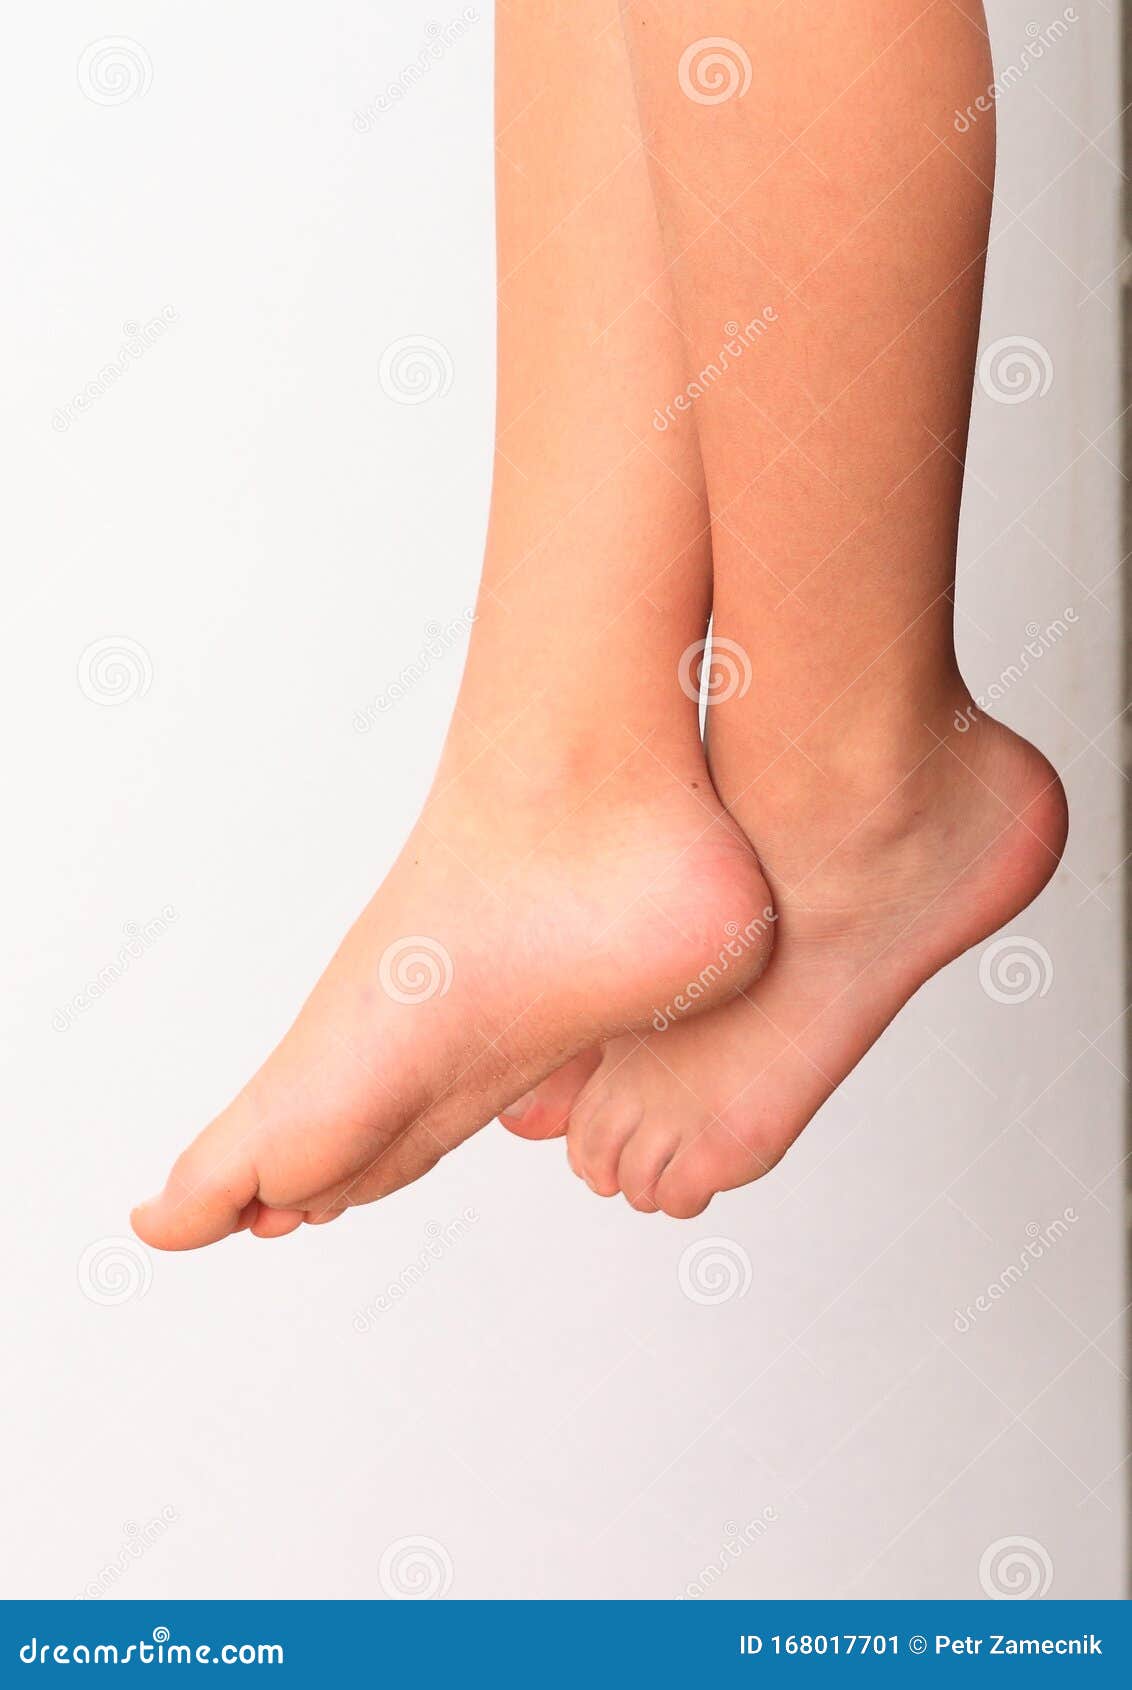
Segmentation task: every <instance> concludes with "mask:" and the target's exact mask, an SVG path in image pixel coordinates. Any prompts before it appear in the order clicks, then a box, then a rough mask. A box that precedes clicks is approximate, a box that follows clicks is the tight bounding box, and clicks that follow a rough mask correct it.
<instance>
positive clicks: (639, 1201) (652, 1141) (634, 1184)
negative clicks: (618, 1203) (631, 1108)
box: [617, 1125, 679, 1215]
mask: <svg viewBox="0 0 1132 1690" xmlns="http://www.w3.org/2000/svg"><path fill="white" fill-rule="evenodd" d="M678 1144H679V1138H678V1136H677V1134H676V1133H675V1132H673V1131H666V1130H665V1129H664V1128H662V1127H656V1126H650V1125H645V1126H642V1127H639V1128H638V1129H637V1131H636V1132H635V1133H634V1134H633V1135H632V1137H631V1138H630V1139H629V1141H628V1143H627V1144H626V1145H625V1148H624V1150H623V1151H622V1152H621V1158H620V1161H619V1162H618V1164H617V1183H618V1185H619V1186H620V1188H621V1191H622V1192H623V1193H624V1195H625V1200H626V1202H627V1203H628V1204H629V1205H630V1207H632V1208H634V1209H637V1210H639V1211H640V1213H641V1214H644V1215H652V1214H655V1213H656V1211H657V1209H658V1208H659V1207H660V1205H659V1204H658V1202H657V1200H656V1188H657V1182H658V1181H659V1179H660V1177H661V1175H662V1174H663V1172H664V1169H665V1167H666V1166H667V1164H668V1162H669V1161H670V1160H671V1158H672V1155H673V1153H674V1151H675V1150H676V1149H677V1146H678Z"/></svg>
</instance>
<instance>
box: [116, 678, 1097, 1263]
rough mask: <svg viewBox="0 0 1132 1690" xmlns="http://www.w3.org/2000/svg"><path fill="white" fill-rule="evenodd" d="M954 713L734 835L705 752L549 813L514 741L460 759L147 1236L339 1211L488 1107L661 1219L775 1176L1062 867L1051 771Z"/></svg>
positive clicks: (552, 783) (152, 1239)
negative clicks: (830, 1109) (877, 1053)
mask: <svg viewBox="0 0 1132 1690" xmlns="http://www.w3.org/2000/svg"><path fill="white" fill-rule="evenodd" d="M951 720H952V712H950V711H949V712H948V715H947V719H946V720H944V721H941V722H940V723H939V724H937V725H936V726H935V727H933V725H932V724H931V723H927V724H925V728H924V745H923V747H922V748H921V753H920V755H919V756H918V757H915V758H913V759H912V760H911V761H910V762H909V766H908V768H907V769H906V771H905V773H904V775H903V777H902V778H896V779H894V778H893V770H892V767H891V763H888V765H887V766H885V767H883V768H879V767H878V768H875V769H871V768H869V767H868V765H867V763H866V762H865V761H864V760H861V761H857V760H856V759H853V760H852V765H851V773H849V772H847V777H846V781H845V783H844V785H842V786H841V787H839V788H837V787H830V786H828V785H826V784H825V783H824V782H818V781H816V780H815V782H814V784H813V786H812V788H811V789H810V790H809V791H807V792H805V793H800V794H799V795H798V800H797V803H796V805H793V806H783V805H780V804H779V803H777V802H776V804H775V805H774V806H773V807H771V806H769V805H768V813H767V815H766V819H765V825H764V826H762V827H761V828H760V827H759V826H758V824H757V821H748V820H747V818H748V817H756V818H757V816H758V812H759V795H758V788H757V787H756V788H755V790H754V791H753V792H752V793H750V794H749V795H744V796H742V797H739V798H738V799H737V800H736V801H735V802H734V809H735V811H736V812H738V815H739V817H740V818H741V819H740V820H737V819H736V816H735V815H733V814H732V813H730V812H729V811H728V810H726V809H725V808H724V806H723V804H722V803H721V801H720V799H719V797H718V796H717V794H716V790H715V787H714V785H713V782H712V778H711V775H710V774H709V771H708V767H707V763H706V761H705V759H704V755H703V753H702V750H701V748H700V747H699V745H698V744H696V743H689V744H688V745H687V746H686V748H685V750H686V756H685V758H684V760H683V762H682V763H680V764H675V763H667V762H665V763H662V762H661V761H659V760H658V759H657V757H656V756H655V755H654V753H653V751H652V750H651V749H650V747H649V746H648V745H647V744H646V745H644V746H641V747H639V748H635V749H633V750H632V751H630V752H629V753H628V754H627V755H626V756H625V757H624V758H623V760H621V762H620V764H619V766H616V767H615V768H614V769H613V770H612V772H611V773H610V774H609V775H608V776H607V777H606V778H604V779H602V780H601V781H600V782H599V781H594V780H593V779H591V778H588V777H587V774H586V771H585V770H584V769H577V770H574V771H573V772H571V771H570V770H568V769H566V768H561V767H560V768H559V769H557V770H554V771H552V772H551V771H547V772H545V787H544V789H543V793H542V800H541V802H540V803H538V804H532V803H531V802H530V798H529V793H528V791H527V787H528V782H527V780H526V778H525V777H523V778H520V777H519V776H517V775H514V774H513V773H511V772H510V771H509V770H508V768H507V756H508V755H509V753H508V752H506V750H503V751H501V750H500V749H499V748H497V749H496V751H495V752H494V753H493V754H492V755H491V756H489V757H486V758H485V757H481V758H480V759H479V760H478V762H477V763H476V764H475V765H474V766H475V768H478V770H479V771H480V773H479V776H478V786H479V790H478V792H477V791H475V790H474V789H473V787H472V786H471V785H470V784H469V779H468V776H467V775H466V774H464V775H463V776H455V777H453V776H451V775H450V774H449V773H448V772H447V771H448V770H449V769H451V767H452V766H453V765H454V764H458V763H459V760H460V757H461V755H462V748H461V747H460V746H459V745H454V746H452V747H451V748H450V750H449V753H448V754H447V756H446V759H445V766H444V768H442V772H441V776H440V779H439V781H438V785H437V790H436V791H435V793H434V795H433V796H432V798H431V799H430V800H429V802H428V804H427V806H426V808H425V811H424V814H423V815H422V817H421V819H420V821H419V823H418V825H417V827H416V829H415V830H414V832H413V834H412V837H411V838H410V840H409V842H408V844H407V845H406V847H405V850H404V852H403V853H402V855H401V857H400V859H399V861H398V862H397V864H396V866H395V867H394V869H393V871H392V873H391V874H390V876H389V878H388V880H387V881H386V882H385V884H384V885H383V887H382V888H381V890H380V891H379V892H378V894H377V896H376V897H375V898H374V900H373V902H372V903H371V904H370V905H369V907H368V908H367V909H366V911H365V913H364V914H363V915H362V917H361V919H360V920H359V921H358V923H357V924H356V926H355V927H354V928H353V930H352V931H351V933H350V934H349V935H348V937H347V938H346V940H345V942H344V943H343V945H342V947H341V948H340V950H339V952H338V954H337V955H336V957H335V958H334V960H333V962H332V964H331V966H330V967H329V969H328V970H327V972H326V974H325V975H324V976H323V978H322V980H321V981H320V982H319V984H318V986H317V987H316V989H315V991H314V993H313V995H312V997H311V998H310V1000H309V1002H308V1003H307V1005H306V1007H305V1008H304V1010H303V1012H302V1014H301V1015H300V1017H299V1019H298V1021H297V1022H296V1024H295V1026H294V1027H293V1028H292V1030H291V1031H290V1033H289V1034H288V1035H287V1037H286V1038H285V1040H284V1041H283V1043H282V1044H281V1045H280V1047H279V1048H278V1050H277V1051H276V1052H275V1053H274V1055H273V1056H272V1057H271V1058H270V1060H269V1061H268V1062H267V1063H266V1065H265V1066H264V1067H263V1068H262V1069H261V1071H260V1072H259V1073H258V1074H257V1075H256V1076H255V1078H254V1079H253V1080H252V1081H251V1082H250V1084H249V1085H248V1086H247V1087H246V1089H245V1090H244V1091H243V1092H242V1093H241V1094H240V1096H239V1097H238V1098H237V1099H236V1101H235V1102H234V1103H233V1104H232V1105H231V1107H230V1108H229V1109H228V1110H226V1111H225V1112H224V1114H222V1115H221V1116H220V1117H219V1119H218V1120H217V1121H215V1122H214V1123H213V1124H212V1125H211V1126H210V1127H209V1128H208V1129H207V1130H206V1131H205V1132H204V1133H203V1134H202V1135H201V1136H200V1137H199V1138H198V1139H197V1140H196V1142H195V1143H194V1144H193V1145H192V1146H191V1147H190V1148H189V1149H188V1150H186V1151H185V1153H184V1154H183V1155H182V1156H181V1157H180V1159H179V1160H178V1162H177V1163H176V1165H175V1167H174V1168H173V1171H172V1174H171V1175H170V1178H169V1182H168V1184H167V1186H166V1188H165V1190H164V1192H163V1193H162V1194H161V1195H160V1196H159V1197H158V1198H156V1199H155V1200H153V1201H151V1202H149V1203H147V1204H145V1205H143V1206H142V1207H141V1208H140V1209H139V1210H138V1211H137V1212H136V1213H135V1216H134V1224H135V1226H136V1229H137V1231H138V1233H139V1234H140V1236H141V1237H142V1238H143V1239H144V1240H145V1241H146V1242H147V1243H150V1244H152V1245H155V1246H158V1247H161V1248H166V1249H185V1248H191V1247H194V1246H198V1245H203V1244H208V1243H212V1242H215V1241H216V1240H218V1239H220V1238H223V1237H225V1236H226V1235H227V1234H229V1233H232V1232H236V1231H240V1230H243V1229H250V1230H251V1231H252V1232H253V1233H255V1234H256V1235H257V1236H258V1237H261V1238H270V1237H279V1236H282V1235H283V1234H285V1233H289V1232H291V1231H293V1230H294V1229H295V1228H296V1227H297V1226H299V1225H300V1224H301V1223H302V1222H304V1221H305V1222H307V1223H310V1224H315V1223H319V1222H324V1221H328V1220H331V1219H333V1218H335V1217H336V1216H338V1215H341V1214H342V1213H344V1212H345V1210H346V1209H347V1208H349V1207H351V1206H352V1205H355V1204H361V1203H369V1202H373V1201H374V1200H376V1199H377V1198H380V1197H384V1196H387V1195H388V1194H389V1193H391V1192H393V1191H395V1190H397V1189H398V1188H399V1187H400V1186H403V1185H405V1184H406V1183H408V1182H409V1181H412V1180H415V1179H417V1178H419V1177H420V1176H421V1175H422V1174H423V1173H425V1172H426V1171H427V1170H428V1169H429V1168H431V1167H432V1166H433V1165H434V1164H435V1163H436V1162H437V1160H438V1159H439V1158H440V1157H441V1156H442V1155H444V1154H445V1153H446V1152H447V1151H449V1150H452V1149H454V1148H455V1147H456V1146H457V1145H458V1144H460V1143H461V1142H462V1141H463V1140H465V1139H466V1138H468V1137H469V1136H470V1135H471V1134H472V1133H474V1132H475V1131H477V1129H479V1128H480V1127H482V1126H484V1125H485V1124H486V1123H487V1122H489V1121H490V1120H491V1119H492V1118H493V1117H494V1116H495V1115H497V1114H500V1115H501V1117H502V1119H503V1122H504V1124H505V1125H506V1126H508V1127H510V1128H511V1129H512V1131H514V1132H516V1133H519V1134H521V1135H522V1136H524V1137H529V1138H538V1139H542V1138H546V1137H549V1136H551V1135H554V1134H559V1133H565V1135H566V1141H567V1148H568V1155H569V1160H570V1165H571V1167H572V1168H573V1169H574V1171H575V1173H577V1174H578V1175H580V1176H581V1177H582V1178H583V1179H585V1180H586V1182H587V1184H589V1185H590V1186H591V1187H592V1189H593V1190H594V1191H596V1192H598V1193H600V1194H602V1195H605V1196H611V1195H614V1194H615V1193H617V1192H622V1193H624V1195H625V1197H626V1198H627V1199H628V1201H629V1202H630V1203H631V1204H632V1205H633V1206H634V1208H636V1209H639V1210H642V1211H655V1210H663V1211H664V1212H665V1213H667V1214H669V1215H672V1216H677V1217H691V1216H694V1215H697V1214H699V1213H700V1212H701V1211H702V1210H703V1209H704V1208H705V1207H706V1205H707V1204H708V1203H709V1202H710V1201H711V1198H712V1197H713V1196H714V1195H715V1193H717V1192H720V1191H726V1190H729V1189H731V1188H733V1187H736V1186H740V1185H743V1184H745V1183H746V1182H747V1181H750V1180H753V1179H756V1178H758V1177H759V1176H760V1175H761V1174H763V1173H765V1172H766V1171H767V1170H768V1169H769V1168H771V1167H773V1166H774V1164H775V1163H776V1162H777V1161H778V1160H779V1158H780V1157H781V1156H782V1155H783V1154H784V1153H785V1151H786V1150H787V1148H788V1147H789V1145H790V1144H791V1142H792V1141H793V1140H794V1138H795V1137H796V1136H797V1135H798V1133H799V1132H800V1131H801V1130H802V1128H803V1127H804V1126H805V1125H806V1123H807V1122H808V1121H809V1120H810V1118H811V1117H812V1115H813V1114H814V1112H815V1111H816V1110H817V1109H818V1108H819V1107H820V1105H821V1104H822V1103H823V1102H824V1100H825V1099H826V1098H827V1097H828V1096H829V1094H830V1093H831V1092H832V1090H833V1089H834V1088H835V1087H836V1086H837V1084H838V1083H839V1082H840V1081H841V1080H842V1079H843V1078H844V1076H845V1075H846V1074H847V1073H848V1072H849V1071H850V1069H851V1068H852V1067H853V1066H854V1065H855V1064H856V1062H857V1061H858V1060H859V1059H860V1057H861V1056H862V1055H863V1054H864V1053H865V1051H866V1050H867V1049H868V1047H869V1046H870V1044H871V1043H872V1042H873V1041H874V1040H875V1039H876V1037H877V1036H878V1034H879V1033H880V1032H881V1030H882V1029H883V1028H884V1027H885V1026H886V1025H887V1023H888V1022H889V1021H890V1020H891V1019H892V1017H893V1016H894V1015H895V1014H896V1013H897V1011H898V1010H899V1009H900V1007H901V1006H902V1005H903V1004H904V1003H905V1002H906V1001H907V999H908V998H909V997H910V996H911V994H912V993H913V992H914V991H915V990H916V989H917V987H918V986H919V985H920V984H921V983H922V982H923V981H924V980H926V979H927V978H928V977H929V976H930V975H931V974H933V973H934V972H935V971H936V970H937V969H939V968H940V967H942V966H943V965H944V964H946V963H947V962H949V961H950V960H951V959H953V958H954V957H956V956H958V955H959V954H960V953H961V952H962V951H964V950H966V949H967V948H968V947H969V946H971V945H973V944H975V943H977V942H978V941H979V940H980V939H982V938H984V937H985V936H987V935H988V934H990V933H991V932H993V931H994V930H995V929H996V928H997V927H999V926H1000V925H1001V924H1002V923H1004V922H1005V921H1007V920H1009V919H1010V918H1011V917H1012V916H1013V915H1014V914H1016V913H1017V912H1018V911H1019V910H1020V909H1021V908H1022V907H1023V906H1024V905H1025V904H1027V903H1028V902H1029V901H1030V900H1031V899H1032V898H1033V897H1034V896H1035V895H1036V894H1037V892H1038V891H1039V889H1040V888H1041V887H1042V886H1043V885H1044V884H1045V882H1046V880H1047V879H1048V878H1049V876H1050V874H1051V873H1052V871H1053V868H1054V867H1055V865H1056V863H1057V860H1058V857H1059V854H1060V852H1061V849H1062V845H1063V842H1064V835H1065V809H1064V800H1063V798H1062V794H1061V789H1060V786H1059V784H1058V782H1057V780H1056V777H1055V776H1054V775H1053V774H1052V771H1051V770H1050V769H1049V767H1048V765H1047V764H1046V763H1045V761H1044V759H1042V758H1041V756H1040V755H1039V754H1038V753H1037V752H1036V751H1035V750H1034V749H1033V748H1032V747H1031V746H1029V745H1028V744H1026V743H1025V742H1024V741H1022V740H1020V739H1018V738H1017V737H1016V736H1015V735H1013V734H1011V733H1010V732H1009V731H1008V730H1006V729H1005V728H1003V727H1001V726H999V725H998V724H996V723H994V722H992V721H989V720H987V719H986V718H983V717H981V716H980V717H978V718H977V721H976V725H975V726H974V727H973V728H970V729H969V730H968V731H966V732H964V733H962V734H960V733H958V732H957V731H956V730H955V728H954V726H952V725H951ZM459 735H460V729H459V727H457V729H456V730H455V731H454V736H453V737H454V739H457V740H458V738H459ZM514 749H516V750H517V749H519V747H518V745H516V746H515V747H514ZM721 761H725V759H721ZM776 797H777V795H776ZM748 830H749V831H748ZM756 849H757V850H758V851H759V852H761V853H762V854H763V855H764V857H765V862H766V867H767V876H768V878H769V882H770V885H769V886H768V880H767V879H764V875H763V872H762V870H761V869H760V863H759V857H758V856H757V855H756ZM520 1094H522V1100H521V1102H516V1099H517V1098H518V1097H519V1096H520Z"/></svg>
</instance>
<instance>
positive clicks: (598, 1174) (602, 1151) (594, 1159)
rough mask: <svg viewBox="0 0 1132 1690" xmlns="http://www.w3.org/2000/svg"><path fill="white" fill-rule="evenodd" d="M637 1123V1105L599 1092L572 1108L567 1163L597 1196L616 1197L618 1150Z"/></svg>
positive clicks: (623, 1145) (618, 1187)
mask: <svg viewBox="0 0 1132 1690" xmlns="http://www.w3.org/2000/svg"><path fill="white" fill-rule="evenodd" d="M639 1125H640V1114H639V1112H638V1111H637V1110H636V1109H633V1108H627V1107H626V1106H625V1103H624V1101H623V1100H621V1099H614V1098H611V1097H606V1096H604V1095H603V1094H602V1093H600V1092H599V1093H597V1094H595V1095H592V1096H589V1097H584V1098H583V1099H582V1101H581V1103H580V1105H579V1106H578V1107H577V1108H576V1109H575V1110H574V1113H573V1115H572V1116H571V1119H570V1131H569V1133H568V1135H567V1139H566V1143H567V1147H568V1154H569V1157H570V1166H571V1167H572V1168H573V1170H574V1172H575V1173H576V1174H577V1175H578V1178H579V1179H584V1180H585V1182H586V1184H587V1185H588V1186H589V1187H590V1190H591V1191H596V1192H597V1194H598V1196H599V1197H615V1196H616V1195H617V1193H618V1192H619V1191H620V1189H621V1184H620V1181H619V1179H618V1177H617V1168H618V1164H619V1163H620V1161H621V1152H622V1151H623V1150H624V1148H625V1146H626V1144H627V1143H628V1141H629V1139H630V1138H631V1137H632V1135H633V1133H634V1131H635V1130H636V1128H637V1127H638V1126H639Z"/></svg>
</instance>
